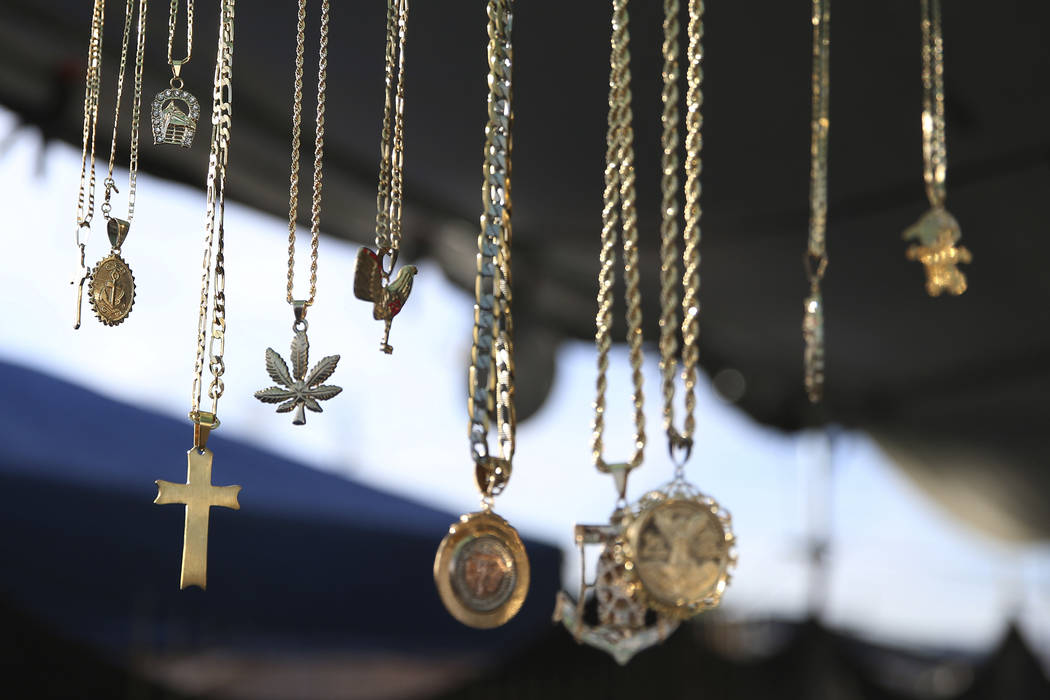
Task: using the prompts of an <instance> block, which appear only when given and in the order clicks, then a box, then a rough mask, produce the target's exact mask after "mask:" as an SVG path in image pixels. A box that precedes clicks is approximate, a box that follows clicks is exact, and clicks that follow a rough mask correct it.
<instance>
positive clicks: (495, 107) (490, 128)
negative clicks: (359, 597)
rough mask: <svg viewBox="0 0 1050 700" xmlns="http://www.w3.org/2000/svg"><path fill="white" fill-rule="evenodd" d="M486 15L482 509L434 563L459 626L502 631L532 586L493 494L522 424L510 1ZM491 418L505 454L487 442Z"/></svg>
mask: <svg viewBox="0 0 1050 700" xmlns="http://www.w3.org/2000/svg"><path fill="white" fill-rule="evenodd" d="M487 11H488V19H489V21H488V35H489V44H488V64H489V76H488V85H489V96H488V125H487V126H486V128H485V161H484V166H483V172H484V178H485V182H484V184H483V186H482V190H481V192H482V214H481V233H480V235H479V236H478V259H477V264H478V267H477V279H476V282H475V285H474V290H475V303H474V333H473V345H472V347H471V367H470V372H469V374H468V382H469V385H470V386H469V395H468V400H467V410H468V413H469V414H470V443H471V455H472V456H473V458H474V465H475V468H474V476H475V480H476V483H477V486H478V490H479V491H481V495H482V498H481V506H482V507H481V510H480V511H477V512H474V513H469V514H465V515H463V516H461V517H460V519H459V521H457V522H456V523H453V525H452V526H451V527H450V528H449V531H448V534H447V535H445V538H444V539H443V540H442V541H441V545H440V546H439V547H438V551H437V555H436V556H435V557H434V581H435V583H436V584H437V589H438V593H439V594H440V596H441V601H442V602H443V603H444V604H445V607H446V608H447V609H448V611H449V613H451V614H452V616H453V617H455V618H456V619H457V620H459V621H460V622H462V623H463V624H465V625H469V626H471V627H478V628H490V627H498V626H500V625H502V624H504V623H505V622H506V621H507V620H509V619H510V618H512V617H514V615H515V614H517V612H518V610H519V609H520V608H521V604H522V603H523V602H524V600H525V595H526V593H527V592H528V589H529V560H528V557H527V556H526V553H525V546H524V545H523V544H522V542H521V538H520V537H519V536H518V533H517V531H516V530H515V529H514V528H513V527H512V526H511V525H510V524H509V523H508V522H507V521H506V520H504V519H503V518H501V517H499V516H498V515H496V514H495V513H493V512H492V506H493V502H494V499H495V497H496V496H497V495H499V494H500V493H501V492H502V491H503V489H504V488H505V487H506V486H507V482H508V481H509V479H510V474H511V462H512V460H513V457H514V438H515V426H516V420H515V417H514V346H513V322H512V318H511V276H510V266H511V265H510V263H511V261H510V249H511V226H510V215H511V203H510V171H511V167H510V161H511V124H512V122H513V113H512V111H511V66H512V63H513V47H512V44H511V34H510V32H511V23H512V0H489V1H488V8H487ZM492 406H494V410H493V409H492V408H490V407H492ZM493 421H494V422H495V423H496V432H497V444H498V456H493V455H492V454H491V453H490V451H489V445H488V433H489V426H490V425H491V423H492V422H493Z"/></svg>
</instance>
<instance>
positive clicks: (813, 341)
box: [802, 0, 831, 403]
mask: <svg viewBox="0 0 1050 700" xmlns="http://www.w3.org/2000/svg"><path fill="white" fill-rule="evenodd" d="M812 3H813V4H812V10H813V12H812V23H813V73H812V101H813V103H812V120H811V122H810V132H811V134H810V136H811V145H810V170H809V243H808V245H807V248H806V255H805V270H806V276H807V277H808V278H809V286H810V294H809V297H807V298H806V300H805V303H804V316H803V320H802V336H803V341H804V343H805V350H804V353H803V366H804V371H805V379H804V384H805V387H806V394H807V396H808V397H809V400H810V401H811V402H812V403H817V402H818V401H820V400H821V398H823V394H824V300H823V297H822V295H821V291H820V284H821V281H822V280H823V279H824V273H825V271H826V270H827V267H828V253H827V248H826V244H825V238H826V235H825V234H826V231H827V221H828V130H829V129H830V126H831V122H830V118H829V116H828V115H829V109H828V107H829V102H830V94H831V72H830V71H831V0H812Z"/></svg>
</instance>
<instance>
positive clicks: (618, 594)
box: [554, 516, 678, 666]
mask: <svg viewBox="0 0 1050 700" xmlns="http://www.w3.org/2000/svg"><path fill="white" fill-rule="evenodd" d="M614 519H615V516H614ZM576 543H577V546H578V547H579V549H580V566H581V567H584V566H585V565H584V556H583V546H584V544H602V545H603V547H602V552H601V554H600V555H599V557H598V566H597V571H596V572H595V576H594V582H593V583H590V584H587V583H586V571H585V570H584V571H583V575H582V576H581V579H580V580H581V590H580V592H579V596H578V598H577V599H576V600H575V601H574V600H573V599H572V597H571V596H570V595H569V594H567V593H565V592H564V591H559V592H558V596H557V599H556V601H555V606H554V621H555V622H561V623H562V624H563V625H564V626H565V629H567V630H568V631H569V632H570V633H571V634H572V635H573V637H575V639H576V641H577V642H580V643H583V644H587V645H589V646H592V647H594V648H595V649H600V650H602V651H604V652H606V653H607V654H609V655H610V656H612V657H613V658H614V659H616V663H618V664H620V665H621V666H622V665H624V664H626V663H627V662H628V661H630V660H631V659H632V658H633V657H634V655H635V654H637V653H638V652H640V651H644V650H646V649H648V648H649V647H651V646H653V645H655V644H659V643H661V642H663V641H664V640H665V639H667V638H668V637H669V636H670V635H671V634H672V633H673V632H674V631H675V630H676V629H677V628H678V620H676V619H674V618H672V617H668V616H666V615H664V614H662V613H660V612H659V611H656V610H652V609H650V608H649V607H648V606H647V605H646V603H645V600H644V599H643V597H642V595H641V584H640V583H639V582H638V581H637V580H636V579H634V578H633V577H632V576H630V575H629V574H628V572H627V570H626V567H625V565H624V557H623V552H622V548H623V539H622V537H621V529H620V527H619V526H614V525H577V526H576ZM588 592H591V595H590V596H588V595H587V594H588ZM589 600H590V601H593V604H594V605H595V607H596V611H597V624H590V623H588V621H587V620H586V617H587V614H586V607H587V604H588V601H589Z"/></svg>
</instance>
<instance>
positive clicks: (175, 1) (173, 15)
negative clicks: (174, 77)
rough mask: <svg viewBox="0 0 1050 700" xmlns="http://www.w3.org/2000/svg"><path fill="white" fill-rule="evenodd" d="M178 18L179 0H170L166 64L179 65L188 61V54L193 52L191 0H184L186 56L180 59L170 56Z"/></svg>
mask: <svg viewBox="0 0 1050 700" xmlns="http://www.w3.org/2000/svg"><path fill="white" fill-rule="evenodd" d="M178 18H179V0H171V7H170V8H169V9H168V65H170V66H172V67H173V68H174V67H175V66H181V65H182V64H183V63H189V61H190V55H191V54H192V53H193V0H186V57H185V58H182V59H175V58H172V52H173V49H174V46H175V25H176V24H177V22H178Z"/></svg>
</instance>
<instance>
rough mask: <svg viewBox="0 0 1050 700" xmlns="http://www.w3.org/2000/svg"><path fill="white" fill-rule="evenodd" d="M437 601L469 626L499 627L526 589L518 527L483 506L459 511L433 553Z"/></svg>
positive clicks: (526, 567)
mask: <svg viewBox="0 0 1050 700" xmlns="http://www.w3.org/2000/svg"><path fill="white" fill-rule="evenodd" d="M434 581H435V583H436V584H437V589H438V593H439V594H440V595H441V602H443V603H444V604H445V607H446V608H447V609H448V611H449V612H450V613H451V614H452V616H453V617H454V618H456V619H457V620H459V621H460V622H462V623H463V624H465V625H469V626H470V627H477V628H479V629H488V628H491V627H499V626H500V625H502V624H504V623H505V622H506V621H507V620H509V619H510V618H512V617H514V615H516V614H517V612H518V610H519V609H520V608H521V604H522V603H523V602H524V601H525V595H526V594H527V593H528V590H529V559H528V557H527V556H526V555H525V545H523V544H522V542H521V538H520V537H519V536H518V531H517V530H515V529H514V528H513V527H511V525H510V523H508V522H507V521H506V520H504V519H503V518H501V517H499V516H498V515H496V514H495V513H493V512H492V511H489V510H483V511H479V512H476V513H470V514H469V515H463V516H461V517H460V519H459V522H457V523H454V524H453V525H452V526H451V527H450V528H449V529H448V534H447V535H445V539H443V540H441V545H440V546H439V547H438V551H437V555H436V556H435V557H434Z"/></svg>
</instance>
